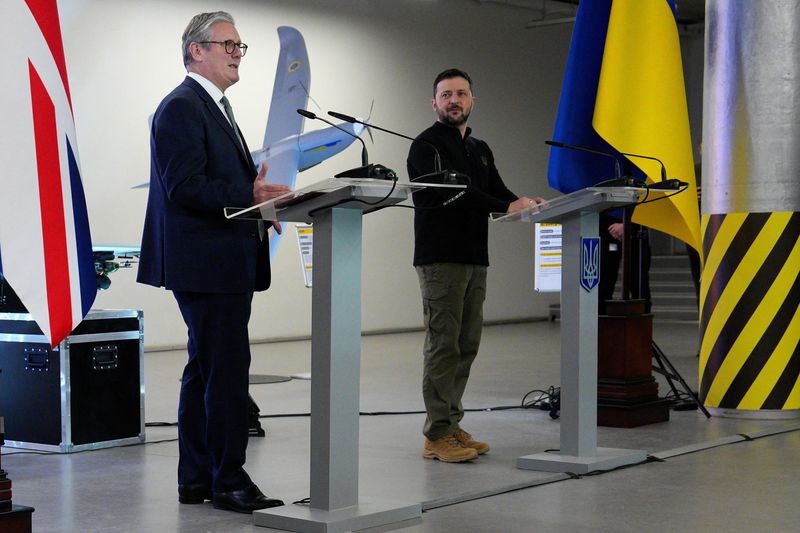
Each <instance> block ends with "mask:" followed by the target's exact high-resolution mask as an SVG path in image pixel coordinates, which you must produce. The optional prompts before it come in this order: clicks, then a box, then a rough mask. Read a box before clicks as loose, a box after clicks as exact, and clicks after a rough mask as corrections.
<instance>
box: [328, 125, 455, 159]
mask: <svg viewBox="0 0 800 533" xmlns="http://www.w3.org/2000/svg"><path fill="white" fill-rule="evenodd" d="M328 114H329V115H330V116H332V117H333V118H338V119H339V120H344V121H345V122H349V123H350V124H361V125H362V126H366V127H368V128H373V129H376V130H378V131H383V132H385V133H389V134H391V135H396V136H398V137H402V138H403V139H408V140H409V141H412V142H421V143H423V144H426V145H428V146H430V147H431V148H432V149H433V153H434V154H435V155H434V160H433V168H434V173H436V174H438V173H439V172H441V171H442V158H441V156H440V155H439V150H437V149H436V146H434V145H433V144H432V143H430V142H428V141H425V140H423V139H415V138H413V137H409V136H408V135H403V134H402V133H398V132H396V131H392V130H387V129H386V128H381V127H380V126H376V125H374V124H370V123H368V122H364V121H363V120H359V119H357V118H355V117H351V116H350V115H345V114H344V113H339V112H337V111H328Z"/></svg>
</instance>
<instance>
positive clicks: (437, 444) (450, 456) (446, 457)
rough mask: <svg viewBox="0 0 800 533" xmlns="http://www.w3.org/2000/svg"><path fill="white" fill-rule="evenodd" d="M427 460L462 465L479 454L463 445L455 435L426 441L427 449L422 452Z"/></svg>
mask: <svg viewBox="0 0 800 533" xmlns="http://www.w3.org/2000/svg"><path fill="white" fill-rule="evenodd" d="M422 456H423V457H424V458H425V459H439V460H440V461H444V462H445V463H462V462H464V461H471V460H472V459H476V458H477V457H478V452H476V451H475V450H474V449H472V448H467V447H465V446H464V445H462V444H461V443H460V442H459V441H458V439H456V438H455V436H454V435H447V436H446V437H442V438H441V439H436V440H433V441H432V440H428V439H425V448H424V449H423V451H422Z"/></svg>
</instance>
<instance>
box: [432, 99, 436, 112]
mask: <svg viewBox="0 0 800 533" xmlns="http://www.w3.org/2000/svg"><path fill="white" fill-rule="evenodd" d="M431 109H433V110H434V111H436V98H431Z"/></svg>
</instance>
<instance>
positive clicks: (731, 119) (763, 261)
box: [698, 0, 800, 417]
mask: <svg viewBox="0 0 800 533" xmlns="http://www.w3.org/2000/svg"><path fill="white" fill-rule="evenodd" d="M798 34H800V4H798V2H797V1H796V0H770V1H769V2H741V1H738V0H707V1H706V46H705V50H706V56H705V71H704V87H703V160H702V161H703V189H702V190H703V197H702V205H701V214H702V224H701V226H702V232H703V251H704V258H705V263H704V268H703V273H702V277H701V283H700V305H701V307H700V364H699V369H698V372H699V396H700V399H701V400H702V401H703V404H704V405H705V406H706V407H707V408H709V410H710V411H716V413H717V414H724V415H729V416H757V417H789V416H800V381H798V376H799V375H800V83H798V80H800V61H798V58H800V41H798V40H797V37H796V36H797V35H798Z"/></svg>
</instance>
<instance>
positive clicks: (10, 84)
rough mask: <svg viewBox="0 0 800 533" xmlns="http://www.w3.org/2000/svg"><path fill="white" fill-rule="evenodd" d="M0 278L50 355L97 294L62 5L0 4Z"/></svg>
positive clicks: (30, 0) (35, 0)
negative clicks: (0, 39) (2, 46)
mask: <svg viewBox="0 0 800 533" xmlns="http://www.w3.org/2000/svg"><path fill="white" fill-rule="evenodd" d="M0 20H1V21H2V22H3V28H4V31H3V34H4V35H5V38H6V41H5V42H6V46H8V47H9V48H8V49H6V52H5V53H4V54H3V59H2V60H1V62H2V70H3V73H4V76H3V77H4V80H3V83H2V84H0V257H1V258H2V259H1V260H2V263H0V272H2V274H3V277H5V278H6V279H7V280H8V282H9V284H10V285H11V287H12V288H13V289H14V291H15V292H16V293H17V295H18V296H19V297H20V299H21V300H22V303H23V304H24V305H25V307H26V308H27V309H28V311H29V312H30V313H31V315H33V318H34V320H35V321H36V323H37V324H38V326H39V328H40V329H41V330H42V332H43V333H44V335H45V336H46V337H47V338H48V339H49V340H50V343H51V345H52V346H55V345H57V344H58V343H59V342H61V341H62V340H63V339H64V338H66V337H67V335H69V333H70V332H71V331H72V330H73V329H74V328H75V327H76V326H77V325H78V324H79V323H80V322H81V320H83V317H84V316H85V315H86V313H87V312H88V311H89V309H90V308H91V306H92V303H94V298H95V295H96V294H97V288H96V281H95V274H94V259H93V256H92V243H91V237H90V233H89V217H88V214H87V211H86V200H85V198H84V194H83V185H82V183H81V173H80V165H79V160H78V153H77V141H76V136H75V123H74V120H73V111H72V100H71V96H70V90H69V83H68V80H67V66H66V61H65V58H64V45H63V42H62V39H61V25H60V23H59V17H58V6H57V5H56V0H2V2H0Z"/></svg>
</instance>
